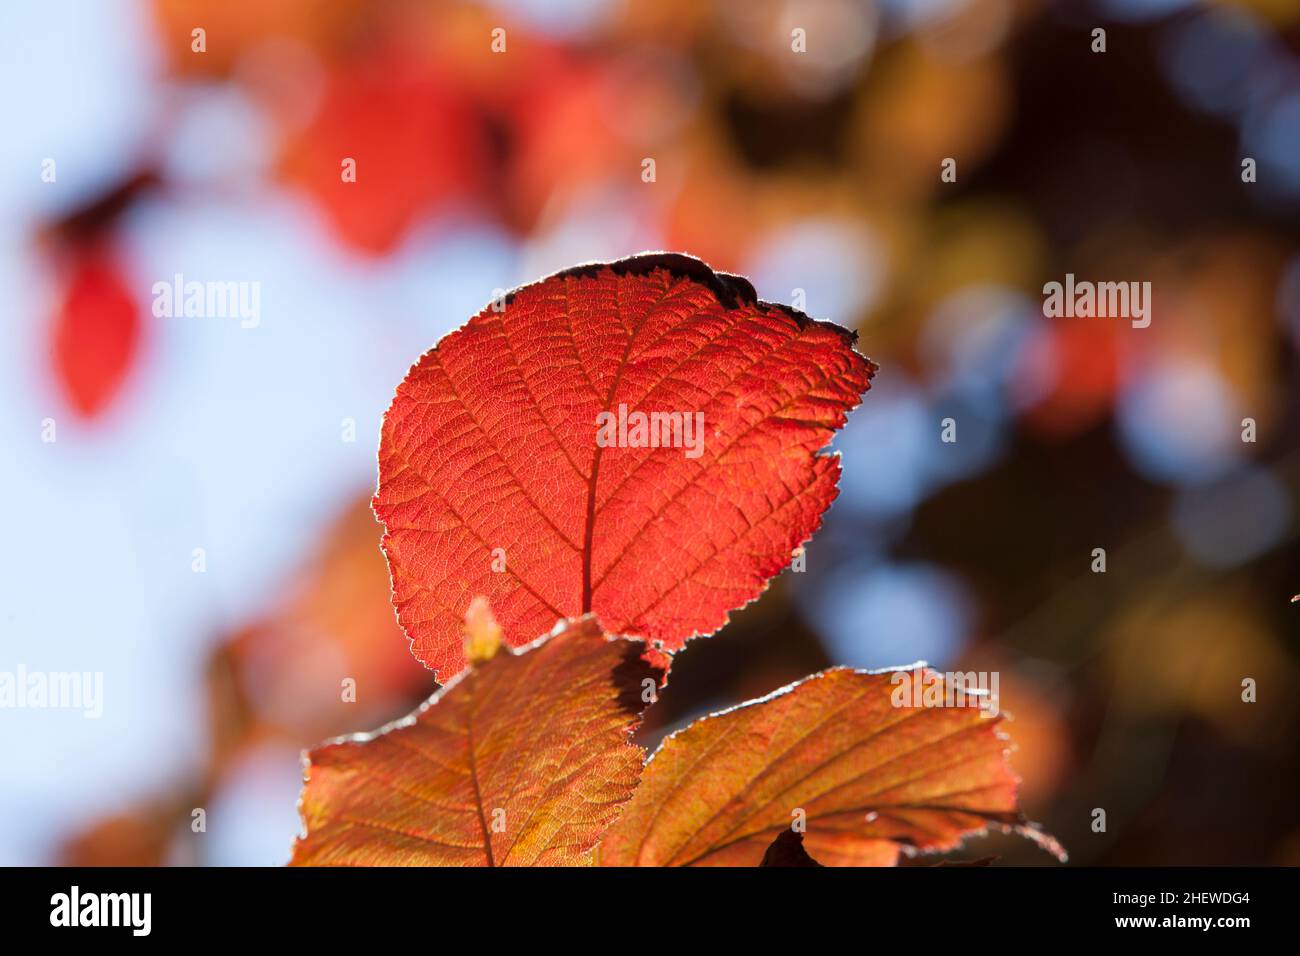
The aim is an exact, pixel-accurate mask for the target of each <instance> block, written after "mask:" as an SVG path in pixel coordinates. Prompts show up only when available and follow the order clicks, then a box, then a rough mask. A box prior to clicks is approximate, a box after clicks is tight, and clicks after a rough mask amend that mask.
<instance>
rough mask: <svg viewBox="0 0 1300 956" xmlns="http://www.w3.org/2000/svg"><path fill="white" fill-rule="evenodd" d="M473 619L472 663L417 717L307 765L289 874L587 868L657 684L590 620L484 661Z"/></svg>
mask: <svg viewBox="0 0 1300 956" xmlns="http://www.w3.org/2000/svg"><path fill="white" fill-rule="evenodd" d="M476 619H478V615H476V614H472V615H471V632H470V635H469V639H468V640H467V644H468V645H469V646H470V648H471V649H472V653H471V655H470V656H471V659H472V660H473V661H475V663H473V664H472V666H471V667H470V668H469V669H468V670H466V671H464V672H463V673H462V674H461V675H460V676H459V677H458V678H457V679H456V680H454V681H452V682H451V683H450V684H448V685H447V686H446V687H444V688H443V689H442V690H441V691H439V692H438V693H437V694H435V695H434V696H433V697H432V698H430V699H429V701H428V702H426V703H425V704H424V705H423V706H422V707H421V708H420V709H419V710H418V711H416V712H415V713H414V714H412V715H410V716H409V717H407V718H405V719H404V720H401V721H398V722H397V723H396V724H393V725H390V726H389V727H387V728H384V729H383V730H381V731H379V732H378V733H377V734H375V735H373V736H359V737H354V738H350V739H347V740H343V741H340V742H335V743H330V744H326V745H325V746H323V747H320V748H318V749H316V750H313V751H312V752H311V753H310V754H309V758H308V759H309V763H308V766H307V770H306V785H305V786H304V788H303V793H302V799H301V802H300V806H299V809H300V812H301V814H302V820H303V827H304V831H305V835H304V836H303V837H301V838H299V840H298V842H297V843H296V844H295V846H294V852H293V859H292V861H291V862H292V863H293V864H295V865H363V866H377V865H393V866H399V865H424V866H430V865H432V866H439V865H446V866H484V865H486V866H493V865H495V866H559V865H584V864H589V863H590V862H591V856H592V850H593V848H594V847H595V845H596V842H597V840H599V838H600V835H601V833H603V832H604V831H605V829H606V828H607V827H608V826H609V824H610V822H611V821H612V820H613V818H614V817H615V816H617V814H618V812H619V809H620V808H621V807H622V805H623V804H624V803H626V802H627V800H628V799H629V798H630V797H631V795H632V791H633V789H634V788H635V787H636V782H637V778H638V775H639V774H640V770H641V762H642V760H643V758H644V756H645V752H644V751H643V750H642V749H641V748H640V747H638V746H636V745H634V744H632V743H630V742H629V741H628V735H629V733H630V731H631V730H632V729H633V728H634V727H635V725H636V724H637V722H638V719H639V716H638V715H639V714H640V712H641V709H642V708H643V707H644V706H645V702H644V700H643V694H644V692H645V688H646V687H649V688H653V687H654V685H655V684H656V683H657V682H658V680H659V678H660V677H661V676H662V675H661V674H660V673H659V672H658V671H656V670H655V669H654V668H652V667H650V666H649V665H647V664H646V663H645V662H644V661H643V660H641V659H640V657H639V655H640V654H641V651H642V648H641V646H640V645H639V644H638V643H636V642H633V641H625V640H619V639H609V638H606V637H605V636H604V635H603V634H602V633H601V631H600V627H599V626H598V625H597V624H596V623H595V621H594V620H593V619H591V618H585V619H583V620H582V621H578V622H571V623H568V624H567V626H565V627H564V628H563V629H562V630H560V631H558V632H557V633H555V634H554V635H552V636H550V637H549V638H543V639H541V640H540V641H538V642H536V643H534V644H533V645H532V646H531V647H529V648H526V649H522V650H519V651H513V652H512V651H508V650H507V651H504V652H502V653H495V654H493V651H494V650H495V647H496V644H499V634H500V632H499V630H497V631H496V632H495V636H494V635H493V632H492V628H493V627H494V624H493V622H491V621H490V619H489V620H488V621H487V622H483V621H482V620H481V619H479V623H478V624H477V625H474V623H473V622H474V621H475V620H476ZM494 642H495V643H494Z"/></svg>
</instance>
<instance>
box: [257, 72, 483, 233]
mask: <svg viewBox="0 0 1300 956" xmlns="http://www.w3.org/2000/svg"><path fill="white" fill-rule="evenodd" d="M346 160H352V161H353V162H354V163H355V169H353V167H351V166H349V167H348V168H347V169H346V173H347V175H348V178H347V179H344V173H345V168H344V166H343V164H344V162H345V161H346ZM485 162H486V146H485V144H484V141H483V138H482V135H481V131H480V129H479V126H478V119H477V117H476V116H475V114H474V111H473V108H472V105H471V104H470V103H469V101H468V99H467V97H466V96H465V95H464V93H463V92H462V91H461V90H460V89H459V88H458V87H457V85H456V83H455V82H454V80H453V78H452V77H450V76H448V75H447V74H446V73H445V72H443V71H441V70H439V69H438V68H436V67H434V66H432V65H430V64H427V63H423V62H419V61H417V60H415V59H414V58H412V57H410V56H407V55H403V54H400V53H391V54H387V55H372V56H371V57H370V58H369V59H366V60H363V61H361V62H358V63H355V64H349V68H348V69H347V70H343V71H339V72H335V73H333V74H331V76H330V79H329V84H328V88H327V90H326V92H325V96H324V100H323V102H322V104H321V106H320V111H319V113H318V114H317V116H316V118H315V119H314V120H313V122H312V123H311V125H310V126H309V127H308V128H307V129H306V130H304V131H303V133H302V135H300V136H299V137H297V138H296V139H295V140H294V141H292V142H290V143H289V144H288V146H287V148H286V150H285V153H284V157H283V161H282V164H281V166H282V170H283V172H284V174H285V176H286V177H287V178H288V179H290V180H291V181H293V182H296V183H298V184H300V185H302V186H303V187H304V188H305V189H307V190H308V191H309V192H310V193H311V195H312V196H313V197H314V198H315V200H316V202H317V203H318V204H319V206H320V208H321V209H322V211H323V212H324V213H325V214H326V215H327V216H328V217H329V221H330V223H331V225H332V226H333V228H334V230H335V232H336V233H337V234H338V236H339V237H340V238H341V239H343V240H345V241H346V242H348V243H349V244H350V245H351V246H352V247H353V248H356V249H358V250H360V251H363V252H368V253H384V252H388V251H390V250H391V249H393V248H394V247H395V246H396V245H397V244H398V243H399V242H400V241H401V240H402V239H403V238H404V237H405V235H406V232H407V230H408V229H410V228H411V227H412V226H413V225H414V224H415V223H416V222H417V221H418V219H419V218H420V217H421V216H425V215H429V214H431V213H433V212H435V211H437V210H438V209H440V208H442V207H443V206H444V205H447V204H450V203H453V202H464V201H466V200H467V199H472V198H473V196H474V195H475V193H476V192H477V190H478V189H479V188H480V186H481V182H482V178H481V176H480V172H479V171H480V169H481V168H482V167H483V165H484V164H485ZM354 171H355V177H353V175H352V173H353V172H354Z"/></svg>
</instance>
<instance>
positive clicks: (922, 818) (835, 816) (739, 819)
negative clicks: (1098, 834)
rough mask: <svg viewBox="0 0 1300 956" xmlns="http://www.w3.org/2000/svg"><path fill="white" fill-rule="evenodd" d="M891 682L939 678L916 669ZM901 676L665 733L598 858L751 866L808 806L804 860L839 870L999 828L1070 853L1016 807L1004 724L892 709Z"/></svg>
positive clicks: (793, 690)
mask: <svg viewBox="0 0 1300 956" xmlns="http://www.w3.org/2000/svg"><path fill="white" fill-rule="evenodd" d="M893 673H897V674H900V675H907V677H908V679H909V680H910V681H923V682H929V681H937V680H940V678H939V677H938V675H935V674H933V673H932V672H929V671H925V670H924V669H922V668H921V667H920V666H919V665H918V666H917V667H916V668H914V669H911V670H905V671H898V672H893ZM893 673H868V672H864V671H854V670H850V669H847V668H835V669H832V670H828V671H824V672H822V673H820V674H816V675H814V676H812V677H809V678H807V679H806V680H803V681H800V682H798V683H796V684H792V685H790V686H789V687H786V688H783V689H781V690H779V691H777V692H775V693H773V694H770V695H768V696H767V697H764V698H760V699H759V700H755V701H750V702H749V703H746V704H741V705H740V706H738V707H735V708H733V709H731V710H727V711H723V712H722V713H719V714H714V715H712V716H709V717H705V718H703V719H702V720H698V721H696V722H695V723H694V724H691V725H690V726H689V727H687V728H686V729H685V730H682V731H679V732H678V733H675V734H673V735H672V736H670V737H668V738H667V739H665V740H664V742H663V744H662V745H661V746H660V748H659V750H658V751H657V752H656V753H655V755H654V756H653V757H652V758H651V760H650V761H649V762H648V763H647V764H646V768H645V771H644V773H643V774H642V778H641V785H640V786H639V787H638V788H637V792H636V796H635V797H633V799H632V801H631V802H630V803H629V804H628V805H627V807H626V808H625V809H624V811H623V814H622V815H621V816H620V817H619V819H618V822H617V823H615V825H614V826H613V827H612V828H611V829H610V830H609V832H608V833H607V834H606V835H605V838H604V840H603V841H602V842H601V845H600V851H599V856H600V859H599V862H600V863H601V864H602V865H606V866H700V865H704V866H728V865H730V866H754V865H756V864H758V863H759V862H760V861H761V860H762V858H763V856H764V852H765V850H767V848H768V847H769V845H770V844H771V843H772V841H773V839H774V838H775V837H776V836H778V835H779V834H780V832H781V831H782V830H788V829H789V828H790V826H791V822H792V820H794V819H797V818H798V816H799V815H798V811H799V810H802V811H803V818H804V820H805V822H806V826H807V830H806V832H805V833H804V834H803V837H804V840H803V843H804V847H805V849H806V851H807V852H808V854H810V855H811V856H812V858H813V859H815V860H818V861H820V862H821V863H823V864H826V865H829V866H888V865H893V864H895V863H896V862H897V861H898V856H899V853H900V852H901V851H903V850H904V849H907V850H909V851H936V852H937V851H943V850H950V849H953V848H954V847H956V846H958V845H959V844H960V843H961V841H962V840H963V838H965V837H966V836H968V835H971V834H974V833H979V832H983V831H984V830H985V829H986V828H987V827H988V826H990V825H995V826H1001V827H1006V828H1012V829H1015V830H1017V831H1018V832H1021V833H1022V834H1024V835H1025V836H1028V837H1030V838H1031V839H1034V840H1036V841H1038V842H1039V843H1040V844H1042V845H1043V846H1044V847H1045V848H1046V849H1048V850H1049V851H1051V852H1054V853H1056V854H1057V855H1058V856H1061V857H1063V856H1064V854H1063V851H1061V849H1060V847H1059V846H1058V845H1057V844H1056V842H1055V841H1054V840H1052V839H1051V837H1048V836H1046V835H1045V834H1042V833H1039V832H1038V831H1037V830H1035V829H1033V828H1032V827H1030V826H1029V825H1027V824H1026V823H1025V821H1024V818H1023V817H1022V816H1021V814H1020V811H1019V809H1018V808H1017V806H1016V785H1017V783H1018V782H1019V781H1018V779H1017V777H1016V776H1015V774H1014V773H1013V772H1012V771H1011V768H1010V766H1009V765H1008V763H1007V760H1006V749H1007V743H1006V740H1005V738H1004V737H1003V736H1002V735H1001V734H1000V733H999V731H998V724H999V723H1000V721H1001V719H1002V718H1001V717H1000V716H997V717H985V716H982V712H981V710H980V709H979V708H978V706H948V707H935V706H930V707H926V706H920V705H919V702H918V704H917V705H915V706H913V701H912V698H911V697H910V696H909V697H907V698H906V699H903V700H900V703H902V704H904V706H895V705H894V699H893V698H894V696H895V694H894V691H895V689H896V687H898V685H897V684H896V683H895V681H894V679H893ZM900 680H901V678H900ZM908 686H911V685H908ZM922 686H924V684H923V685H922ZM936 686H940V687H941V685H936ZM899 696H900V698H901V697H902V695H899Z"/></svg>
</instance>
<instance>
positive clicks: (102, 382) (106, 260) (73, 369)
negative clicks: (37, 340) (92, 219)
mask: <svg viewBox="0 0 1300 956" xmlns="http://www.w3.org/2000/svg"><path fill="white" fill-rule="evenodd" d="M139 338H140V313H139V306H138V304H137V302H136V300H135V297H134V296H133V295H132V294H131V290H130V289H129V288H128V287H127V285H126V283H125V282H124V281H123V279H122V277H121V267H120V265H119V264H118V263H117V262H116V260H115V259H114V258H113V257H112V255H111V254H110V253H108V252H107V251H105V250H103V249H100V248H98V247H96V246H89V247H86V248H84V249H82V250H80V251H78V252H77V253H76V259H75V261H74V262H73V263H72V266H71V269H70V272H69V274H68V278H67V286H66V291H65V293H64V297H63V301H62V303H61V304H60V306H59V310H58V312H57V313H56V314H55V316H54V326H53V343H52V358H53V362H54V371H55V375H56V377H57V380H58V382H59V384H60V385H61V386H62V388H63V391H64V393H65V394H66V396H67V398H68V401H69V403H70V404H71V405H72V408H73V410H74V411H76V413H77V414H78V415H80V416H82V417H83V418H94V417H95V416H96V415H98V414H99V413H100V412H102V411H103V410H104V408H105V407H106V406H107V405H108V404H109V402H111V401H112V400H113V397H114V396H115V395H116V394H117V393H118V390H119V389H120V388H121V386H122V383H123V381H125V379H126V375H127V372H128V371H129V370H130V368H131V363H132V361H133V360H134V358H135V355H136V351H137V349H138V345H139Z"/></svg>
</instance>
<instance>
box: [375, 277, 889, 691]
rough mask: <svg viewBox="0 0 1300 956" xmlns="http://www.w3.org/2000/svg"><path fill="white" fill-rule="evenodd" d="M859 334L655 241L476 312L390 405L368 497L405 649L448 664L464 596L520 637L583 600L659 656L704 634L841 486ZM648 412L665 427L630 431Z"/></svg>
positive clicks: (865, 371)
mask: <svg viewBox="0 0 1300 956" xmlns="http://www.w3.org/2000/svg"><path fill="white" fill-rule="evenodd" d="M854 338H855V336H854V335H853V333H850V332H846V331H845V330H844V329H841V328H839V327H837V326H834V325H831V324H829V323H825V322H815V321H813V320H812V319H810V318H808V317H807V316H805V315H804V314H803V313H801V312H796V311H794V310H793V309H789V308H786V307H784V306H778V305H771V304H768V303H765V302H760V301H759V300H758V299H757V297H756V295H755V293H754V289H753V287H752V286H751V285H750V284H749V283H748V282H747V281H745V280H744V279H740V278H737V277H735V276H729V275H725V274H715V273H714V272H713V271H712V270H710V269H709V268H708V267H707V266H706V265H704V264H703V263H702V262H700V261H698V260H696V259H691V258H689V257H687V256H680V255H669V254H651V255H642V256H635V257H633V258H630V259H624V260H621V261H619V262H615V263H599V264H593V265H589V266H580V267H577V268H574V269H569V270H567V271H565V272H561V273H558V274H556V275H554V276H551V277H549V278H547V279H543V280H542V281H540V282H537V283H534V284H532V285H527V286H524V287H522V288H520V289H518V290H516V291H515V292H514V293H513V294H512V295H510V296H508V297H507V298H506V300H505V303H504V308H503V309H501V310H500V311H498V310H497V309H494V308H493V307H491V306H489V307H488V308H486V309H484V310H483V311H482V312H481V313H479V315H477V316H476V317H475V318H473V319H472V320H471V321H470V322H469V323H468V324H466V325H465V326H463V327H462V328H460V329H458V330H457V331H455V332H453V333H451V334H450V335H448V336H447V337H446V338H444V339H443V340H442V341H441V342H440V343H439V344H438V346H437V347H436V348H435V349H433V350H431V351H430V352H427V353H426V354H425V355H424V356H422V357H421V359H420V360H419V362H417V363H416V364H415V366H414V367H413V368H412V369H411V371H410V372H409V373H408V374H407V376H406V379H405V380H404V381H403V382H402V384H401V385H400V386H399V387H398V389H397V395H396V397H395V398H394V400H393V403H392V405H391V406H390V407H389V409H388V412H387V414H386V415H385V418H384V426H383V435H382V439H381V442H380V449H379V488H378V491H377V492H376V494H375V498H374V508H375V513H376V515H378V517H379V519H380V520H381V521H383V522H384V524H385V527H386V534H385V535H384V550H385V553H386V554H387V555H388V562H389V568H390V570H391V572H392V579H393V601H394V603H395V604H396V606H397V612H398V618H399V620H400V621H401V623H402V626H403V627H404V628H405V630H406V633H407V636H408V637H409V638H410V639H411V642H412V652H413V653H414V654H415V656H416V657H417V658H419V659H420V660H421V661H423V662H424V663H425V664H426V665H428V666H429V667H431V668H433V669H434V670H436V671H437V672H438V674H439V677H440V679H445V678H447V677H450V676H452V675H454V674H456V673H457V672H458V671H460V670H461V668H462V667H463V666H464V655H463V651H462V647H461V642H460V639H459V628H460V622H461V621H462V620H463V619H464V615H465V611H466V609H467V607H468V605H469V601H470V599H471V598H472V597H473V596H475V595H478V594H483V595H486V596H487V597H488V598H489V599H490V600H491V602H492V607H493V609H494V610H495V611H496V613H497V617H498V619H499V620H500V622H501V625H502V628H503V630H504V636H505V640H506V641H507V642H508V643H510V644H513V645H518V644H520V643H523V642H525V641H528V640H531V639H532V637H533V636H534V635H536V634H539V633H544V632H545V631H547V630H548V629H549V628H550V627H551V626H552V625H553V624H554V623H555V621H556V620H557V619H560V618H566V617H576V616H578V615H581V614H585V613H589V612H592V613H595V614H596V616H597V617H599V619H600V621H601V623H602V624H603V625H604V626H605V628H606V629H607V630H608V631H610V632H611V633H618V634H628V635H634V636H637V637H642V638H645V639H647V640H648V641H651V642H653V643H654V644H655V645H656V646H657V647H659V648H661V649H662V650H664V651H667V652H669V653H671V652H673V651H676V650H678V649H680V648H681V647H682V645H683V644H684V643H685V642H686V641H687V640H688V639H689V638H691V637H693V636H695V635H697V634H710V633H712V632H713V631H715V630H717V629H718V628H719V627H721V626H722V625H723V624H724V623H726V620H727V615H728V613H729V612H730V611H732V610H733V609H735V608H737V607H739V606H741V605H743V604H745V603H747V602H748V601H751V600H753V599H754V598H756V597H757V596H758V595H759V594H760V593H761V592H762V591H763V589H764V588H765V587H766V584H767V581H768V579H769V578H771V577H772V576H773V575H775V574H776V573H778V572H779V571H780V570H781V569H782V568H784V567H785V566H786V565H787V564H789V562H790V559H791V553H792V552H793V550H794V549H795V548H796V547H798V546H799V545H801V544H802V543H803V542H804V541H806V540H807V539H808V538H809V536H811V535H812V533H813V532H814V531H815V530H816V529H817V527H818V526H819V525H820V524H821V516H822V513H823V512H824V511H825V510H826V508H827V506H828V505H829V504H830V502H831V500H832V499H833V498H834V497H835V495H836V482H837V481H838V479H839V471H840V467H839V460H838V458H836V457H833V456H826V455H822V454H819V452H820V450H821V449H822V448H824V447H825V445H826V444H827V443H828V442H829V441H830V439H831V436H832V434H833V433H834V431H835V429H837V428H839V427H840V426H842V425H843V424H844V420H845V416H846V414H847V413H848V411H849V410H850V409H852V408H853V407H855V406H856V405H857V404H858V402H859V401H860V397H861V394H862V393H863V392H864V391H865V390H866V389H867V388H868V386H869V384H870V379H871V376H872V374H873V372H874V370H875V367H874V366H873V365H872V364H871V363H870V362H869V361H867V360H866V359H865V358H863V357H862V356H861V355H859V354H858V353H857V352H855V351H854V349H853V341H854ZM643 414H659V415H661V416H663V417H661V418H660V419H658V421H659V422H660V424H661V425H665V424H666V425H667V427H664V428H662V430H657V431H650V430H645V429H642V430H641V431H639V432H638V423H637V419H636V418H635V417H634V416H637V415H643ZM673 415H677V416H678V418H677V420H676V422H675V423H674V422H673V420H672V419H671V416H673ZM701 421H702V427H701V424H700V423H701ZM602 424H604V425H605V426H606V427H607V431H605V433H604V436H603V438H602V440H600V441H598V433H599V430H600V427H601V426H602ZM641 424H643V425H644V424H645V423H644V422H642V423H641ZM624 426H626V428H625V427H624ZM688 428H690V429H699V430H698V431H688ZM652 434H653V435H654V436H656V438H658V439H659V441H658V442H657V443H656V442H652V441H651V440H650V435H652ZM638 441H645V442H646V443H647V444H638ZM701 443H702V444H701ZM665 445H667V446H668V447H665Z"/></svg>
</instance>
